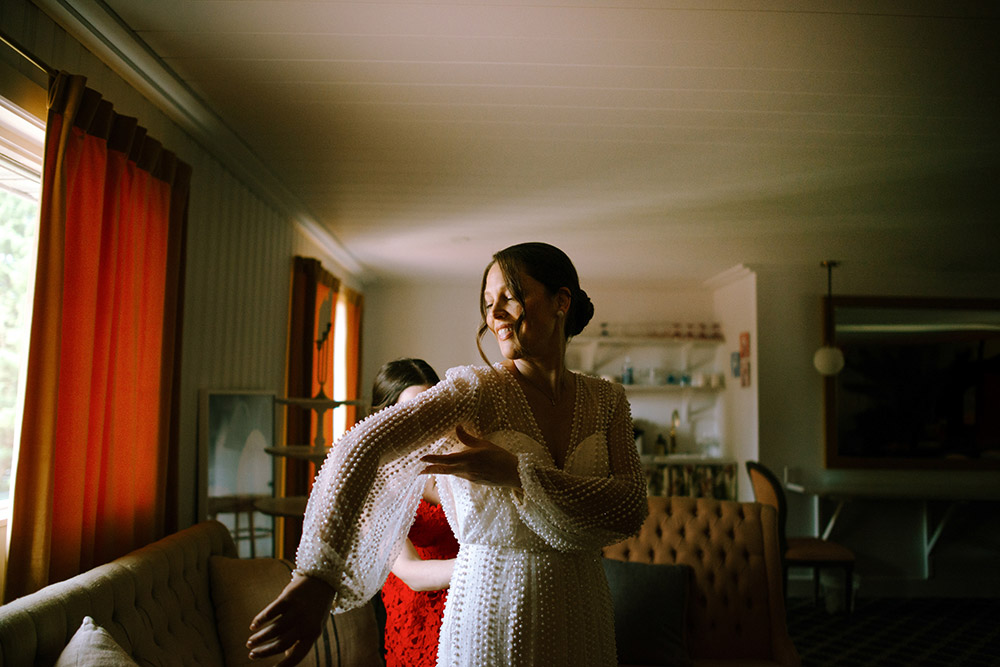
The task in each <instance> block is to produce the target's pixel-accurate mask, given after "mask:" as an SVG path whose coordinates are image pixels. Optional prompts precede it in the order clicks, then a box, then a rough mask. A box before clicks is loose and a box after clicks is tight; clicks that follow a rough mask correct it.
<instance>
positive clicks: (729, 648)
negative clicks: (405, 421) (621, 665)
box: [605, 497, 801, 665]
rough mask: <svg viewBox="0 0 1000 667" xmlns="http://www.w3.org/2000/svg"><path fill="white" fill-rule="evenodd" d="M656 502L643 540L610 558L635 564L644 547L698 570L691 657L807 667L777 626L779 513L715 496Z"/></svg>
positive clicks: (780, 609)
mask: <svg viewBox="0 0 1000 667" xmlns="http://www.w3.org/2000/svg"><path fill="white" fill-rule="evenodd" d="M648 502H649V509H650V514H649V516H648V517H647V519H646V522H645V523H644V525H643V527H642V529H641V530H640V531H639V534H638V535H636V536H635V537H632V538H630V539H629V540H626V541H625V542H623V543H620V544H619V545H614V546H612V547H607V548H605V556H607V557H612V558H619V559H621V560H630V558H629V554H632V553H633V552H635V551H636V549H639V548H640V547H641V551H640V552H639V553H643V554H647V555H648V557H649V561H648V562H651V563H682V564H685V565H688V566H689V567H691V570H692V582H691V586H692V588H691V594H690V597H689V607H688V626H689V637H688V639H689V649H690V653H691V656H692V657H693V658H694V659H695V660H699V661H714V660H728V659H747V660H754V661H761V662H768V661H772V662H774V663H775V664H787V665H799V664H801V663H800V661H799V659H798V656H797V654H796V652H795V648H794V646H793V645H792V643H791V639H790V638H789V637H788V629H787V627H786V625H785V624H784V622H783V620H782V621H781V622H779V623H776V624H772V622H771V621H772V619H784V617H785V609H784V598H783V596H782V594H781V563H780V556H779V550H778V537H777V535H778V533H777V513H776V512H774V510H773V509H772V508H770V507H767V506H763V505H760V504H757V503H737V502H732V501H724V500H714V499H709V498H697V499H696V498H679V497H671V498H662V497H651V498H649V499H648ZM623 545H624V547H623ZM622 554H625V555H624V556H623V555H622ZM633 559H634V558H633Z"/></svg>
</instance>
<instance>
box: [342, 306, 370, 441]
mask: <svg viewBox="0 0 1000 667" xmlns="http://www.w3.org/2000/svg"><path fill="white" fill-rule="evenodd" d="M364 299H365V297H364V295H363V294H361V293H360V292H355V291H354V290H352V289H351V288H349V287H345V288H344V304H345V305H346V315H345V318H344V319H345V322H344V325H345V326H344V328H345V330H346V331H347V341H346V343H347V345H346V347H347V359H346V364H347V367H346V368H345V369H344V371H345V375H346V377H347V395H346V396H345V397H344V398H345V399H347V400H349V401H351V400H356V399H357V398H359V397H360V396H361V313H362V307H363V306H364ZM343 409H344V410H347V428H350V427H351V426H353V425H354V424H356V423H358V406H356V405H345V406H343Z"/></svg>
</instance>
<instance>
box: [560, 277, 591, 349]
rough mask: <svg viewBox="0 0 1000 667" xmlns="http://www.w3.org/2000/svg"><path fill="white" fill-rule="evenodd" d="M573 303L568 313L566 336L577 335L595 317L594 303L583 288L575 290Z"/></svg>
mask: <svg viewBox="0 0 1000 667" xmlns="http://www.w3.org/2000/svg"><path fill="white" fill-rule="evenodd" d="M572 298H573V303H572V305H571V306H570V308H569V312H568V313H566V337H567V338H570V337H572V336H576V335H577V334H579V333H580V332H581V331H583V329H584V327H586V326H587V324H589V323H590V320H591V319H592V318H593V317H594V304H593V302H591V300H590V297H589V296H587V293H586V292H584V291H583V290H582V289H580V288H577V289H575V290H573V297H572Z"/></svg>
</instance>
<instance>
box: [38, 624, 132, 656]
mask: <svg viewBox="0 0 1000 667" xmlns="http://www.w3.org/2000/svg"><path fill="white" fill-rule="evenodd" d="M136 664H137V663H136V661H135V660H133V659H132V658H131V657H130V656H129V654H128V653H126V652H125V649H123V648H122V647H121V646H119V645H118V642H116V641H115V638H114V637H112V636H111V633H109V632H108V631H107V630H105V629H104V628H102V627H101V626H99V625H97V623H95V622H94V619H93V618H91V617H90V616H84V617H83V623H81V624H80V627H79V628H77V631H76V632H75V633H74V634H73V637H72V638H71V639H70V640H69V643H68V644H66V648H64V649H63V650H62V653H60V654H59V658H58V660H56V667H74V666H79V667H84V666H87V667H135V666H136Z"/></svg>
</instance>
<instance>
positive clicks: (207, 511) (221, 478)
mask: <svg viewBox="0 0 1000 667" xmlns="http://www.w3.org/2000/svg"><path fill="white" fill-rule="evenodd" d="M275 398H276V393H275V392H273V391H266V390H250V391H247V390H231V389H202V390H201V391H200V392H199V406H198V431H199V447H198V451H199V465H198V488H199V498H198V516H199V517H200V518H201V519H209V518H214V519H217V520H218V521H221V522H222V523H223V524H225V525H226V526H227V527H228V528H229V529H230V532H231V533H232V535H233V539H234V541H235V542H236V545H237V548H238V550H239V553H240V557H257V556H271V555H273V554H274V544H273V534H274V520H273V517H271V516H268V515H266V514H263V513H261V512H259V511H257V510H256V508H255V507H254V502H255V500H256V499H259V498H263V497H272V496H273V495H274V483H275V468H276V466H275V461H274V457H273V456H271V455H270V454H268V453H267V451H266V449H268V448H270V447H274V444H275Z"/></svg>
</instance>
